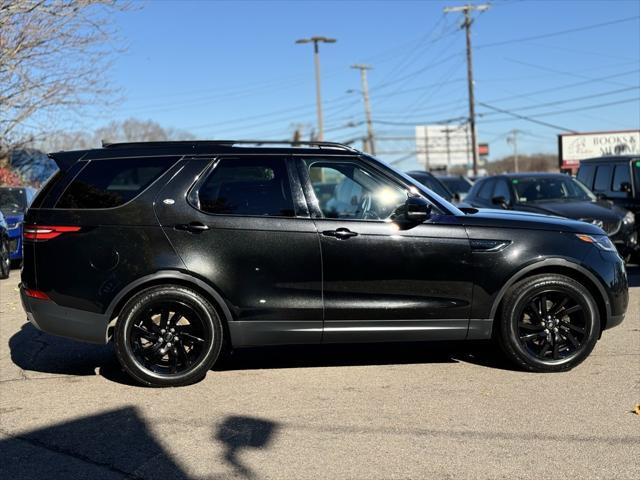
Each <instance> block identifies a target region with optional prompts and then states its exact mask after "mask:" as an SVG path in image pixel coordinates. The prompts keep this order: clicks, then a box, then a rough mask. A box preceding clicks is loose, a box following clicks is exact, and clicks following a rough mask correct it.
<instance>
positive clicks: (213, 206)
mask: <svg viewBox="0 0 640 480" xmlns="http://www.w3.org/2000/svg"><path fill="white" fill-rule="evenodd" d="M190 200H191V201H192V203H195V206H196V207H197V208H199V209H200V210H202V211H204V212H207V213H215V214H219V215H251V216H268V217H293V216H295V211H294V206H293V199H292V197H291V185H290V183H289V176H288V173H287V167H286V165H285V163H284V159H282V158H268V157H266V158H224V159H222V160H219V161H218V163H217V165H216V166H215V168H214V169H213V171H212V172H211V173H210V174H209V176H208V177H207V179H206V180H205V181H204V183H203V184H202V186H201V187H200V188H199V190H198V192H197V194H196V195H195V198H194V197H193V196H190Z"/></svg>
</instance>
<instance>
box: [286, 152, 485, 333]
mask: <svg viewBox="0 0 640 480" xmlns="http://www.w3.org/2000/svg"><path fill="white" fill-rule="evenodd" d="M298 169H299V170H300V173H301V176H302V181H303V184H305V186H306V188H305V194H306V195H307V198H308V200H309V205H310V208H311V210H312V214H313V216H315V217H316V218H315V220H314V221H315V224H316V228H317V230H318V232H319V233H320V243H321V246H322V264H323V297H324V308H325V316H324V318H325V323H324V335H323V341H325V342H334V341H392V340H398V341H404V340H432V339H434V340H435V339H464V338H465V336H466V333H467V328H468V322H469V313H470V304H471V293H472V266H471V253H470V247H469V240H468V238H467V235H466V232H465V229H464V227H463V226H462V225H460V224H458V222H457V219H456V217H455V216H452V215H446V214H443V213H444V212H437V211H435V210H434V212H433V215H432V216H431V218H430V219H429V220H428V221H426V222H425V223H423V224H421V225H418V226H416V227H414V228H411V229H408V230H400V229H399V228H398V227H397V226H396V225H395V224H394V223H391V222H390V220H389V217H390V215H391V214H392V213H393V212H394V210H395V209H396V208H397V207H398V206H400V205H402V204H403V203H404V202H405V201H406V199H407V195H408V194H409V192H408V190H407V188H406V187H405V186H403V185H402V184H401V183H400V182H399V181H398V180H397V179H393V178H392V177H390V176H387V174H385V173H384V172H383V171H380V170H378V169H376V168H375V167H374V166H372V165H370V164H368V163H367V162H365V161H363V160H360V159H354V158H347V157H345V158H337V159H336V158H317V157H316V158H301V159H298ZM434 208H435V207H434Z"/></svg>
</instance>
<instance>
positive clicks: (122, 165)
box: [56, 157, 176, 209]
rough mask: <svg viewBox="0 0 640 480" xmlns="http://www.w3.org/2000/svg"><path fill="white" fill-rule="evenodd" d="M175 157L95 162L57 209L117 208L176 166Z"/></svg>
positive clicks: (60, 201)
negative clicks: (172, 166)
mask: <svg viewBox="0 0 640 480" xmlns="http://www.w3.org/2000/svg"><path fill="white" fill-rule="evenodd" d="M175 161H176V159H175V158H174V157H155V158H131V159H113V160H92V161H90V162H89V163H88V165H87V166H86V167H85V168H84V169H82V171H81V172H80V173H79V174H78V176H77V177H76V178H75V179H74V180H73V181H72V182H71V184H70V185H69V186H68V187H67V189H66V190H65V192H64V193H63V194H62V196H61V197H60V200H58V203H57V204H56V208H73V209H91V208H114V207H119V206H120V205H124V204H125V203H127V202H128V201H130V200H132V199H133V198H135V197H136V196H137V195H138V194H139V193H141V192H142V191H143V190H145V189H146V188H147V187H148V186H149V185H151V183H153V181H154V180H155V179H157V178H158V177H159V176H160V175H162V174H163V173H164V172H165V171H166V170H167V169H168V168H169V167H171V165H173V164H174V163H175Z"/></svg>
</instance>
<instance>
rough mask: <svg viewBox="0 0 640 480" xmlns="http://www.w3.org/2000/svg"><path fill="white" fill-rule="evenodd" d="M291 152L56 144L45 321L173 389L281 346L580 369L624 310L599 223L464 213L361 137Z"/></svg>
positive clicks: (617, 267)
mask: <svg viewBox="0 0 640 480" xmlns="http://www.w3.org/2000/svg"><path fill="white" fill-rule="evenodd" d="M278 145H279V146H278ZM278 145H275V144H273V145H271V144H269V143H268V142H261V143H260V144H259V145H256V143H255V142H233V141H210V142H172V143H145V144H113V145H108V146H106V148H101V149H96V150H88V151H77V152H62V153H55V154H52V155H51V158H53V159H54V160H55V161H56V163H57V164H58V166H59V167H60V172H58V173H57V174H56V175H55V176H54V177H53V178H52V180H51V181H49V182H48V183H47V184H46V186H45V187H44V188H43V189H42V191H41V192H40V193H39V194H38V196H37V197H36V199H35V200H34V202H33V203H32V205H31V207H30V208H29V210H28V212H27V216H26V220H25V222H26V223H25V229H24V239H25V246H24V267H23V271H22V283H21V286H20V291H21V297H22V301H23V304H24V308H25V310H26V312H27V316H28V318H29V320H30V321H31V322H32V323H33V324H34V325H35V326H36V327H37V328H40V329H42V330H44V331H47V332H50V333H54V334H58V335H63V336H67V337H72V338H75V339H79V340H85V341H89V342H95V343H105V342H108V341H109V340H110V339H111V338H113V339H114V342H115V348H116V353H117V356H118V358H119V360H120V362H121V363H122V365H123V367H124V368H125V369H126V370H127V371H128V372H129V374H131V376H132V377H134V378H135V379H136V380H138V381H140V382H142V383H143V384H146V385H155V386H171V385H184V384H188V383H191V382H194V381H197V380H199V379H201V378H202V377H203V376H204V375H205V374H206V372H207V371H208V370H209V369H210V368H211V366H212V365H213V364H214V363H215V362H216V360H217V359H218V358H219V356H220V353H221V351H222V350H223V349H228V348H237V347H243V346H252V345H267V344H313V343H331V342H386V341H413V340H464V339H469V340H472V339H489V338H492V337H495V338H497V339H498V340H499V343H500V344H501V346H502V348H503V349H504V351H505V352H506V354H507V355H508V356H509V358H511V360H513V361H514V362H515V363H516V364H517V365H519V366H520V367H522V368H524V369H527V370H531V371H559V370H567V369H569V368H572V367H573V366H575V365H577V364H578V363H580V362H581V361H582V360H584V359H585V358H586V357H587V355H588V354H589V353H590V352H591V350H592V349H593V347H594V345H595V343H596V341H597V339H598V338H599V336H600V334H601V332H602V330H604V329H606V328H611V327H613V326H615V325H617V324H619V323H620V322H621V321H622V319H623V317H624V314H625V310H626V308H627V302H628V291H627V277H626V273H625V269H624V264H623V262H622V260H621V259H620V257H619V256H618V255H617V254H616V252H615V249H614V247H613V245H612V244H611V242H610V241H609V239H608V237H607V236H606V235H605V234H604V232H603V231H602V230H601V229H599V228H597V227H596V226H593V225H590V224H587V223H583V222H574V221H569V220H564V219H559V218H551V217H545V216H539V215H531V214H522V213H512V212H489V213H482V212H478V211H477V210H474V209H470V210H467V211H466V212H463V211H461V210H459V209H458V208H456V207H455V206H453V205H451V204H450V203H448V202H447V201H445V200H443V199H442V198H440V197H439V196H437V195H434V194H433V193H432V192H431V191H429V190H428V189H426V188H425V187H423V186H422V185H420V184H419V183H417V182H415V181H414V180H413V179H411V178H410V177H408V176H406V175H404V174H402V173H399V172H397V171H395V170H393V169H392V168H390V167H388V166H386V165H385V164H383V163H381V162H380V161H378V160H375V159H374V158H372V157H370V156H368V155H366V154H363V153H361V152H358V151H357V150H353V149H351V148H349V147H345V146H342V145H339V144H330V143H310V144H305V145H302V144H300V143H297V144H295V145H293V146H288V145H287V146H282V145H281V144H278ZM326 184H334V185H335V186H334V187H333V192H332V194H331V195H324V196H323V197H322V198H321V199H319V198H318V196H317V195H316V190H315V189H314V185H316V186H317V185H326Z"/></svg>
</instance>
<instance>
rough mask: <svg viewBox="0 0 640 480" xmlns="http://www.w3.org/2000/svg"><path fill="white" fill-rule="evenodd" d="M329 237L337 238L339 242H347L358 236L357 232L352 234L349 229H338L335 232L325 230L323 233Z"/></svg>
mask: <svg viewBox="0 0 640 480" xmlns="http://www.w3.org/2000/svg"><path fill="white" fill-rule="evenodd" d="M322 234H323V235H326V236H327V237H335V238H337V239H338V240H347V239H348V238H351V237H355V236H356V235H358V234H357V233H356V232H352V231H351V230H349V229H348V228H337V229H335V230H325V231H324V232H322Z"/></svg>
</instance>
